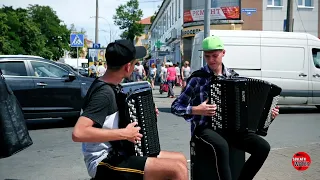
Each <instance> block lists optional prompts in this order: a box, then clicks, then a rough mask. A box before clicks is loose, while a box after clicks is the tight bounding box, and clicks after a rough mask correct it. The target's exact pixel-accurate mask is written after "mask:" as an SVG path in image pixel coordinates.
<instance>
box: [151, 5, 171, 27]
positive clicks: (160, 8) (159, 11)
mask: <svg viewBox="0 0 320 180" xmlns="http://www.w3.org/2000/svg"><path fill="white" fill-rule="evenodd" d="M166 1H168V0H163V1H162V4H161V6H160V8H159V9H158V12H157V14H156V16H155V17H154V19H153V22H152V23H151V26H150V27H149V30H151V28H152V27H153V24H154V22H155V20H156V19H157V17H158V14H159V12H160V10H161V8H162V7H163V6H164V3H165V2H166Z"/></svg>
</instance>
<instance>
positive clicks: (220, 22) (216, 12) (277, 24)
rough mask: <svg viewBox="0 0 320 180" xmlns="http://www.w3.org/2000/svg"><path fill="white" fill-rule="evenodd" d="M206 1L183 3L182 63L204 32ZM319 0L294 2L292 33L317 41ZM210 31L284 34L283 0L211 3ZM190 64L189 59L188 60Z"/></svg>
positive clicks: (186, 1) (235, 0) (319, 27)
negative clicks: (280, 32)
mask: <svg viewBox="0 0 320 180" xmlns="http://www.w3.org/2000/svg"><path fill="white" fill-rule="evenodd" d="M204 8H205V1H194V0H184V1H183V12H184V15H183V16H184V18H183V19H182V20H183V28H182V41H183V54H184V56H183V60H189V61H190V60H191V52H192V44H193V37H194V35H195V34H196V33H197V32H198V31H201V30H203V29H204V27H203V20H204ZM319 9H320V3H319V0H294V4H293V19H294V23H293V31H294V32H307V33H310V34H312V35H314V36H316V37H319V38H320V22H319V21H320V12H319ZM210 14H211V27H210V29H212V30H213V29H228V30H230V29H234V30H264V31H284V30H285V21H286V20H285V19H286V16H287V1H286V0H211V12H210ZM191 63H192V60H191Z"/></svg>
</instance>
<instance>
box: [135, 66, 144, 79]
mask: <svg viewBox="0 0 320 180" xmlns="http://www.w3.org/2000/svg"><path fill="white" fill-rule="evenodd" d="M135 70H138V71H137V72H138V74H139V75H140V76H142V74H143V70H144V67H143V66H142V65H141V64H140V65H139V66H137V65H136V66H135Z"/></svg>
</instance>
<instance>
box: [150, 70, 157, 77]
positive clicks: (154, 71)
mask: <svg viewBox="0 0 320 180" xmlns="http://www.w3.org/2000/svg"><path fill="white" fill-rule="evenodd" d="M156 73H157V68H150V70H149V74H150V76H154V75H155V74H156Z"/></svg>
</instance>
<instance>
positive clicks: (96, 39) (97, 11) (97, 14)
mask: <svg viewBox="0 0 320 180" xmlns="http://www.w3.org/2000/svg"><path fill="white" fill-rule="evenodd" d="M98 19H99V4H98V0H96V29H95V30H96V32H95V36H96V37H95V43H96V44H98V43H99V42H98V41H99V25H98Z"/></svg>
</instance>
